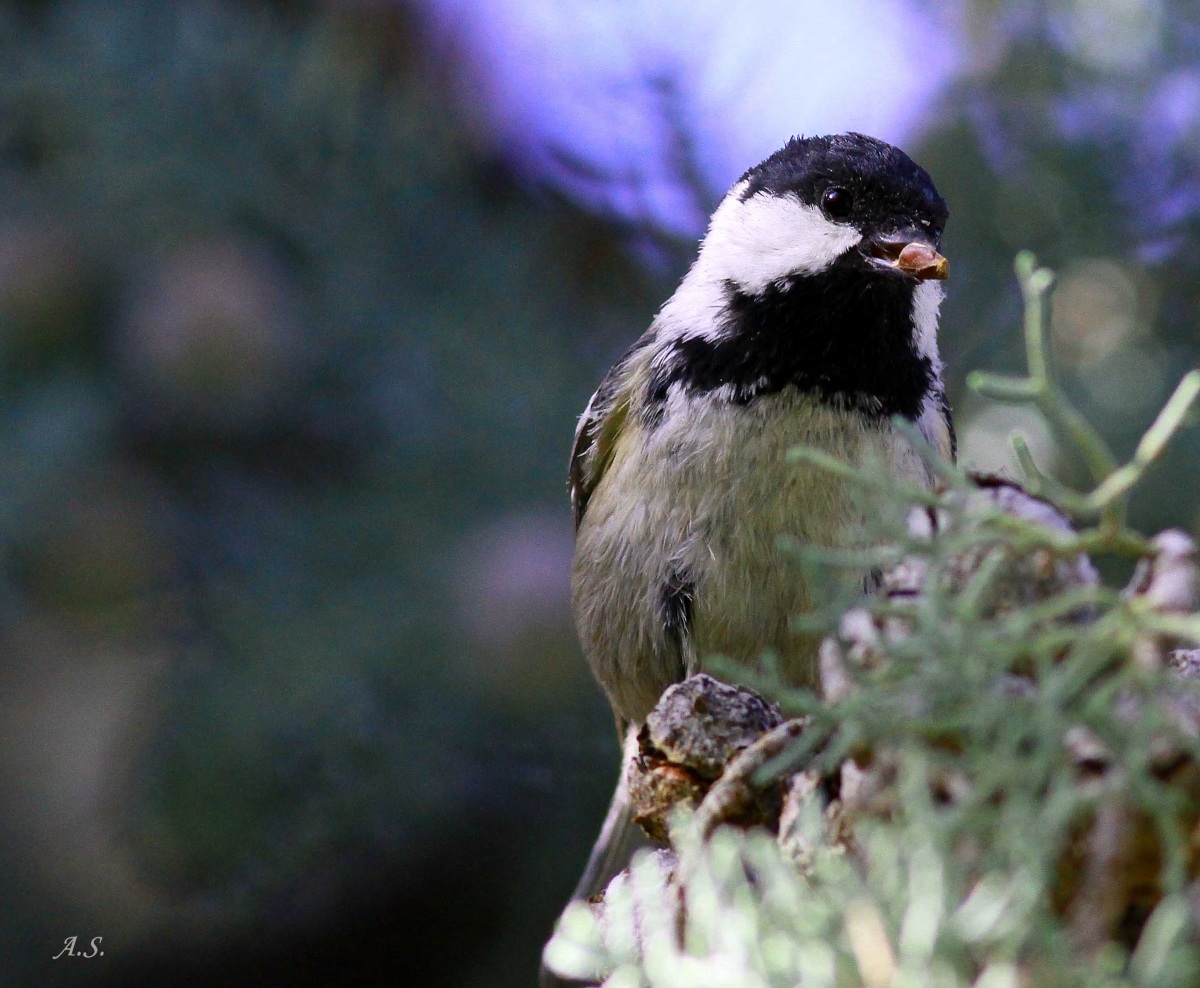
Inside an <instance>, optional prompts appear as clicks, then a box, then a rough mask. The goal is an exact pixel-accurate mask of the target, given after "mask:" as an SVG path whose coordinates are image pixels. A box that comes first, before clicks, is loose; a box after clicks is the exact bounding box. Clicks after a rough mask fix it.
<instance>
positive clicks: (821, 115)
mask: <svg viewBox="0 0 1200 988" xmlns="http://www.w3.org/2000/svg"><path fill="white" fill-rule="evenodd" d="M955 8H956V9H957V5H955ZM424 9H425V11H426V13H427V15H428V21H429V24H430V26H431V28H432V31H433V34H434V36H435V37H436V38H438V39H440V40H441V41H442V42H443V43H444V44H445V45H446V46H447V47H448V48H449V49H450V50H452V51H453V52H455V54H456V55H457V56H459V57H460V58H461V59H462V62H463V65H462V70H463V76H464V83H463V85H464V90H465V95H466V97H467V99H468V101H469V103H470V104H471V108H472V110H473V111H474V112H475V113H477V115H478V119H479V120H480V121H481V122H482V124H483V125H484V126H485V128H486V129H487V131H488V132H489V133H490V135H491V138H492V140H493V141H494V143H495V146H496V148H497V149H498V150H499V151H500V153H502V154H503V155H504V156H505V157H506V158H507V159H508V160H509V161H510V162H511V163H512V165H513V166H514V167H515V168H516V169H517V170H518V171H520V172H521V173H522V174H524V175H525V176H527V177H528V178H530V179H532V180H534V181H536V182H542V183H546V184H548V185H550V186H552V187H554V188H556V189H558V190H560V191H561V192H563V193H564V194H566V195H567V196H569V197H570V198H572V199H573V200H575V201H577V202H579V203H580V204H582V205H584V206H586V207H588V208H590V209H593V210H595V211H597V212H600V213H602V214H605V215H607V216H610V217H613V218H616V219H618V220H620V221H624V222H627V223H630V224H632V225H635V226H637V227H638V228H639V229H641V230H646V229H649V230H653V231H656V232H657V233H659V234H665V235H667V236H681V237H689V238H690V237H694V236H696V235H697V234H698V233H700V232H702V230H703V227H704V222H705V219H706V217H707V215H708V213H709V211H710V209H711V208H712V206H713V204H714V203H715V202H716V201H717V199H719V198H720V196H721V195H722V194H723V193H724V191H725V190H726V189H727V188H728V187H729V185H731V184H732V182H733V181H734V180H735V179H736V178H737V177H738V175H740V174H741V173H742V172H743V171H744V170H745V169H746V168H747V167H748V166H749V165H752V164H754V163H755V162H757V161H759V160H761V159H762V158H763V157H765V156H766V155H768V154H770V153H771V151H773V150H774V149H776V148H777V147H779V146H781V145H782V144H783V143H784V142H785V141H786V140H787V139H788V138H789V137H791V136H792V135H793V134H797V133H809V134H812V133H829V132H836V131H844V130H861V131H865V132H867V133H871V134H874V135H876V136H879V137H882V138H884V139H886V140H890V141H893V142H896V143H898V144H906V143H910V142H912V141H913V140H914V139H916V138H917V137H918V136H919V135H920V134H921V133H922V132H923V131H924V130H925V129H927V128H928V127H929V125H930V123H931V122H932V121H931V117H932V111H933V110H934V108H935V104H936V102H937V99H938V97H939V96H940V95H941V94H942V93H944V92H945V90H946V87H947V85H948V84H949V83H950V82H951V81H952V80H954V79H955V78H956V77H957V76H958V75H959V74H960V73H961V72H962V71H963V69H964V63H965V61H966V59H965V57H964V55H963V54H962V53H963V47H962V45H960V44H959V43H958V41H959V39H958V36H957V31H956V30H955V28H954V27H953V26H952V24H951V23H949V22H948V21H945V20H940V19H938V16H937V15H935V14H934V13H933V12H932V11H931V10H930V8H929V7H928V6H925V5H920V4H917V3H913V2H904V0H843V2H842V3H840V4H836V5H834V4H826V3H811V2H802V3H797V2H795V0H792V2H788V0H753V2H745V3H740V4H733V3H728V2H719V0H687V2H683V0H624V2H615V0H614V2H608V3H595V2H590V0H585V2H578V0H575V2H566V0H425V4H424Z"/></svg>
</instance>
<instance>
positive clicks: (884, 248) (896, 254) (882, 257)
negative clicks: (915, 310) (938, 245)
mask: <svg viewBox="0 0 1200 988" xmlns="http://www.w3.org/2000/svg"><path fill="white" fill-rule="evenodd" d="M865 248H866V253H867V254H868V255H869V256H870V257H871V258H872V259H873V260H874V261H875V263H876V264H880V265H882V266H884V267H887V268H890V269H892V270H893V271H900V272H902V273H904V274H907V275H910V276H911V277H913V278H916V279H917V280H918V281H941V280H942V279H943V278H946V277H948V276H949V274H950V262H949V261H947V260H946V258H945V257H943V256H942V255H941V254H939V253H938V252H937V250H936V249H935V248H934V246H933V245H932V244H930V243H929V242H927V241H926V240H925V239H924V238H921V237H909V236H904V235H903V234H901V235H899V236H888V237H876V238H873V239H872V240H870V241H869V242H868V243H867V244H866V245H865Z"/></svg>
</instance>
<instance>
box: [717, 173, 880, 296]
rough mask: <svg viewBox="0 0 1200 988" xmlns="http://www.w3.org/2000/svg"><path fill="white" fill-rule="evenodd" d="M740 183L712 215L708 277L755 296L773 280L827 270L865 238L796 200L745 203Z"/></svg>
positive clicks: (758, 198) (762, 197) (761, 196)
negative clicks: (732, 285)
mask: <svg viewBox="0 0 1200 988" xmlns="http://www.w3.org/2000/svg"><path fill="white" fill-rule="evenodd" d="M744 188H745V183H739V184H738V185H735V186H734V187H733V189H732V190H731V191H730V193H729V195H727V196H726V197H725V199H724V201H723V202H722V203H721V205H720V206H718V207H717V211H716V212H715V213H713V217H712V222H711V223H710V224H709V228H708V235H707V236H706V237H705V238H704V243H703V245H702V246H701V248H700V256H699V258H698V259H697V262H696V266H697V268H698V269H700V270H699V271H698V272H697V273H698V274H699V273H701V272H702V273H703V275H704V276H705V277H706V279H707V278H711V279H713V280H719V281H722V282H723V281H732V282H733V283H734V284H736V285H738V286H739V287H740V288H742V290H743V291H746V292H748V293H751V294H756V293H758V292H760V291H762V290H763V289H764V288H766V287H767V286H768V285H770V284H771V283H772V282H777V281H782V280H783V279H785V278H787V277H789V276H791V275H797V274H801V275H803V274H814V273H816V272H817V271H821V270H823V269H824V268H827V267H828V266H829V265H830V264H832V263H833V262H834V261H836V260H837V259H838V258H839V257H841V255H842V254H844V253H845V252H846V251H848V250H849V249H850V248H852V247H854V246H855V245H856V244H858V242H859V241H860V240H861V239H862V234H861V233H859V231H858V230H856V229H855V228H854V227H852V226H850V225H848V224H845V223H834V222H833V221H832V220H830V219H829V218H827V217H826V216H825V214H824V213H822V212H821V210H820V209H818V208H817V207H816V206H807V205H805V204H803V203H801V202H800V200H799V199H797V198H796V197H795V196H790V195H786V196H779V195H769V194H767V193H762V192H760V193H757V194H756V195H753V196H751V197H750V198H749V199H747V200H746V201H745V202H742V201H741V199H740V193H741V192H742V191H743V189H744Z"/></svg>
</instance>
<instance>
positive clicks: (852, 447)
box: [574, 389, 927, 720]
mask: <svg viewBox="0 0 1200 988" xmlns="http://www.w3.org/2000/svg"><path fill="white" fill-rule="evenodd" d="M667 401H668V402H670V403H673V404H672V405H671V406H670V407H669V408H668V409H667V414H665V415H662V416H660V417H658V418H657V421H656V422H655V424H654V425H653V427H648V426H644V425H643V426H639V427H635V428H632V429H630V430H629V431H628V432H627V433H626V434H625V435H623V436H622V438H621V440H620V442H619V443H618V447H617V449H616V451H615V455H614V458H613V462H612V464H611V465H610V467H609V469H608V471H607V473H606V475H605V477H604V479H603V480H602V481H601V483H600V484H599V485H598V487H597V489H596V491H595V493H594V494H593V497H592V500H591V502H590V503H589V506H588V510H587V513H586V515H585V516H584V519H583V522H582V524H581V525H580V529H579V533H578V537H577V544H576V563H575V573H574V598H575V611H576V620H577V624H578V626H579V630H580V637H581V640H582V642H583V645H584V649H585V651H586V652H587V653H588V657H589V659H590V660H591V661H592V665H593V668H594V669H595V670H596V672H597V676H598V677H599V678H600V680H601V682H602V684H604V685H605V687H606V689H607V690H608V692H609V695H610V698H611V699H613V702H614V705H615V706H617V708H618V709H619V710H621V711H622V713H623V714H624V715H625V716H626V717H628V718H629V719H631V720H638V719H640V717H641V716H644V714H645V712H646V711H647V710H648V709H649V706H651V705H653V703H654V702H655V701H656V700H657V698H658V696H659V694H660V693H661V691H662V690H663V689H664V688H666V686H668V685H670V683H671V682H674V681H676V680H677V679H679V678H681V677H682V676H684V675H687V674H688V673H690V672H694V671H695V670H696V668H698V667H699V666H700V665H701V664H702V662H703V659H704V657H705V656H708V655H711V654H714V653H720V654H723V655H726V656H728V657H730V658H733V659H735V660H737V661H740V662H753V661H754V660H755V659H756V658H757V657H758V656H759V655H760V654H761V652H762V651H763V650H764V649H765V648H771V649H773V650H775V652H776V653H777V654H778V655H779V657H780V660H781V668H782V669H783V671H784V672H785V674H786V675H788V676H789V677H790V678H791V679H793V680H795V681H797V682H809V681H811V680H812V678H813V654H814V648H813V643H812V642H810V641H805V640H803V639H801V638H798V637H797V636H796V635H795V634H794V633H793V632H792V630H791V618H792V617H794V616H795V615H796V614H798V613H801V612H803V611H804V610H806V609H807V607H808V606H809V590H808V587H807V586H806V584H805V581H804V578H803V574H802V572H801V570H800V568H799V566H798V564H797V563H796V562H795V561H794V560H793V559H791V558H789V557H788V556H787V554H786V553H784V552H782V551H781V549H780V539H781V536H790V537H792V538H795V539H798V540H800V541H802V542H804V543H808V544H814V545H831V544H836V543H837V542H838V541H839V540H840V539H841V538H843V536H844V533H845V532H846V531H847V529H848V528H850V527H852V526H854V525H855V524H857V523H858V522H859V521H860V518H859V516H858V510H859V509H858V508H857V506H856V502H855V499H854V498H853V497H852V496H851V492H850V491H849V490H848V489H847V487H846V485H845V482H844V481H843V480H841V479H839V478H838V477H836V476H835V475H833V474H831V473H829V472H827V471H823V470H820V469H818V468H816V467H812V466H809V465H807V464H800V463H795V462H790V461H789V459H788V451H789V450H790V449H792V448H794V447H797V446H808V447H813V448H816V449H820V450H822V451H824V452H826V453H830V454H832V455H834V456H837V457H839V458H841V459H843V460H846V461H848V462H862V461H863V460H864V459H865V458H867V457H868V456H872V455H875V456H878V457H880V458H882V462H883V463H885V464H886V468H887V469H889V470H891V471H892V472H893V473H894V474H896V475H898V476H908V477H911V479H914V480H917V481H918V482H927V476H926V474H925V471H924V466H923V464H922V462H921V461H920V460H919V458H918V457H916V456H915V454H913V453H912V452H911V450H908V449H907V444H906V443H903V442H900V443H898V442H897V440H898V437H897V435H896V434H895V433H894V431H893V430H892V428H891V426H890V424H889V423H887V422H883V423H880V422H879V421H878V420H870V419H867V418H865V417H864V416H862V415H860V414H859V413H857V412H852V411H844V410H839V409H837V408H834V407H831V406H829V405H827V404H825V403H823V402H821V401H819V400H817V399H815V398H813V397H811V396H810V395H808V394H806V393H802V392H799V391H796V390H795V389H785V390H784V391H781V392H778V393H774V394H767V395H763V396H761V397H759V398H758V399H756V400H754V401H753V402H750V403H747V404H735V403H732V402H722V401H719V400H713V398H712V396H711V395H710V396H694V395H689V394H688V393H687V392H686V391H685V390H684V389H672V394H671V395H670V396H669V397H668V398H667Z"/></svg>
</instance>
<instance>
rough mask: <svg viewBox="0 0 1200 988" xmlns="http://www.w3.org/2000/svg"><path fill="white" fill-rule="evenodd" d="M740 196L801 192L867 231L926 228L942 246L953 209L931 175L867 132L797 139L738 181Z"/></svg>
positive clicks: (834, 217) (805, 199)
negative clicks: (939, 191)
mask: <svg viewBox="0 0 1200 988" xmlns="http://www.w3.org/2000/svg"><path fill="white" fill-rule="evenodd" d="M738 184H739V186H741V187H740V188H739V190H738V198H739V199H740V200H741V201H742V202H745V201H746V200H748V199H750V198H752V197H753V196H756V195H766V196H793V197H795V198H796V199H798V200H799V201H800V202H801V203H803V204H805V205H808V206H815V207H817V208H819V209H820V210H821V212H822V213H823V214H824V215H825V216H826V217H827V218H828V219H829V220H831V221H832V222H835V223H846V224H850V225H852V226H854V227H856V228H857V229H858V230H860V231H861V232H862V233H863V235H864V237H867V238H870V237H872V236H877V235H881V234H883V235H888V234H893V233H896V232H900V231H904V230H913V231H918V230H919V231H921V232H923V233H924V234H925V236H927V237H928V238H929V239H930V240H931V241H932V242H933V245H934V246H936V245H937V243H938V242H939V241H940V239H941V236H942V230H944V229H945V226H946V219H947V218H948V216H949V210H947V208H946V203H945V202H944V201H943V199H942V197H941V196H940V195H938V192H937V189H935V188H934V186H933V179H931V178H930V177H929V173H928V172H926V171H925V169H924V168H922V167H921V166H920V165H918V164H917V163H916V162H915V161H913V160H912V158H910V157H909V156H908V155H907V154H905V153H904V152H903V151H901V150H900V149H899V148H897V147H893V146H892V145H891V144H887V143H885V142H883V141H880V140H877V139H876V138H874V137H867V136H866V135H865V134H836V135H833V136H831V137H807V138H804V137H794V138H792V139H791V140H790V141H788V143H787V144H785V145H784V146H783V147H782V148H780V149H779V150H778V151H776V152H775V153H774V154H773V155H771V157H769V158H767V160H766V161H764V162H762V163H761V164H759V165H755V166H754V167H753V168H751V169H750V170H749V171H747V172H746V174H745V175H743V176H742V178H741V181H740V182H739V183H738Z"/></svg>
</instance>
